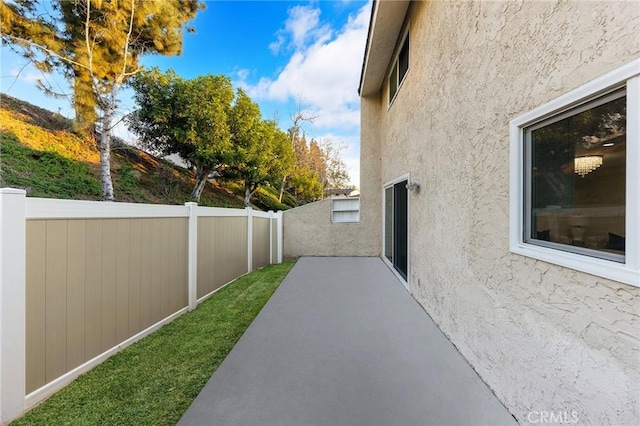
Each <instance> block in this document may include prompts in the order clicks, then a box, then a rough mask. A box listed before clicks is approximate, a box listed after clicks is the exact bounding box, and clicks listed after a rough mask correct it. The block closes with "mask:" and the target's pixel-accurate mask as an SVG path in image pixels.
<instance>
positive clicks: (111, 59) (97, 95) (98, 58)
mask: <svg viewBox="0 0 640 426" xmlns="http://www.w3.org/2000/svg"><path fill="white" fill-rule="evenodd" d="M46 3H47V4H48V2H46ZM51 6H52V7H53V10H52V11H51V12H49V11H48V9H47V7H46V5H45V2H44V1H38V0H15V1H14V2H12V3H5V2H2V3H0V23H1V24H2V40H3V42H5V43H8V44H9V45H11V46H12V47H13V48H14V50H16V51H17V52H19V53H22V54H23V55H24V56H25V57H26V58H27V59H29V60H30V61H33V63H34V64H35V65H36V67H38V68H39V69H40V70H42V71H45V72H51V71H53V70H54V69H60V70H62V71H63V73H64V74H65V76H66V77H67V78H69V79H71V80H72V81H73V100H74V108H75V110H76V119H77V120H78V122H79V123H80V124H81V125H82V126H83V128H85V129H87V128H95V130H96V131H97V133H98V134H99V135H100V166H101V174H102V192H103V199H104V200H106V201H113V199H114V195H113V184H112V182H111V163H110V153H111V130H112V128H113V127H114V123H113V120H114V112H115V111H116V108H117V103H118V93H119V90H120V89H121V88H122V86H123V85H124V84H126V82H127V81H128V79H129V78H130V77H132V76H133V75H135V74H137V73H138V72H139V71H140V70H141V68H140V66H139V63H138V58H139V56H140V55H144V54H162V55H174V54H179V53H180V52H181V49H182V35H183V28H184V25H185V24H186V23H187V22H189V21H190V20H191V19H193V18H194V17H195V15H196V13H197V11H198V10H199V9H201V8H202V7H203V5H202V4H200V3H199V2H198V0H165V1H144V0H128V1H103V0H57V1H55V2H53V3H51Z"/></svg>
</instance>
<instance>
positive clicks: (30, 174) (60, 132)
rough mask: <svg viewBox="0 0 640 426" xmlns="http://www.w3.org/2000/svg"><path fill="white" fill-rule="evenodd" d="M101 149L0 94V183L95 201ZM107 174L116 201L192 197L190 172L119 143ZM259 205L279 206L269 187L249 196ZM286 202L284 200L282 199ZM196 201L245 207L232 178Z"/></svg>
mask: <svg viewBox="0 0 640 426" xmlns="http://www.w3.org/2000/svg"><path fill="white" fill-rule="evenodd" d="M99 162H100V154H99V151H98V148H97V146H96V143H95V141H93V140H91V139H89V138H84V137H80V136H79V135H78V134H76V133H74V132H73V122H72V121H70V120H68V119H66V118H65V117H62V116H61V115H59V114H56V113H53V112H51V111H47V110H45V109H42V108H39V107H37V106H34V105H31V104H29V103H27V102H24V101H21V100H19V99H16V98H13V97H11V96H8V95H5V94H1V95H0V187H14V188H23V189H25V190H26V191H27V196H29V197H43V198H67V199H80V200H100V198H101V184H100V164H99ZM111 173H112V179H113V184H114V189H115V197H116V201H122V202H134V203H153V204H183V203H185V202H187V201H191V199H190V193H191V189H192V187H193V185H194V175H193V173H192V172H191V171H190V170H188V169H185V168H183V167H180V166H177V165H175V164H173V163H171V162H169V161H166V160H162V159H159V158H156V157H154V156H152V155H150V154H148V153H146V152H144V151H142V150H140V149H137V148H135V147H133V146H130V145H126V144H124V143H116V144H114V147H113V151H112V163H111ZM252 201H253V202H254V204H255V207H256V208H259V209H262V210H284V209H288V208H289V207H290V205H293V203H291V204H290V205H286V204H280V203H278V201H277V194H276V190H275V189H274V188H266V189H262V190H260V191H259V193H257V194H256V195H255V196H254V198H253V200H252ZM285 201H286V200H285ZM199 204H200V205H203V206H213V207H236V208H242V207H244V205H243V203H242V188H241V186H240V185H239V184H237V183H234V182H213V181H210V182H208V183H207V186H206V187H205V190H204V192H203V194H202V197H201V198H200V202H199Z"/></svg>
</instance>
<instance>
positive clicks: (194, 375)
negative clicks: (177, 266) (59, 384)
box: [12, 262, 293, 425]
mask: <svg viewBox="0 0 640 426" xmlns="http://www.w3.org/2000/svg"><path fill="white" fill-rule="evenodd" d="M292 267H293V262H285V263H282V264H279V265H271V266H268V267H266V268H263V269H260V270H257V271H255V272H252V273H251V274H248V275H245V276H243V277H240V278H238V279H237V280H236V281H234V282H233V283H232V284H229V285H228V286H226V287H225V288H223V289H220V290H219V291H218V292H217V293H216V294H214V295H213V296H212V297H211V298H210V299H208V300H206V301H205V302H203V303H201V304H200V305H199V306H198V308H197V309H195V310H194V311H192V312H189V313H187V314H185V315H182V316H181V317H179V318H177V319H175V320H174V321H173V322H171V323H169V324H167V325H165V326H164V327H162V328H160V329H159V330H158V331H156V332H155V333H153V334H151V335H149V336H147V337H146V338H144V339H142V340H141V341H139V342H137V343H135V344H133V345H131V346H129V347H128V348H126V349H124V350H123V351H121V352H119V353H118V354H116V355H114V356H113V357H111V358H109V359H108V360H107V361H105V362H104V363H102V364H100V365H99V366H97V367H96V368H94V369H93V370H91V371H89V372H88V373H86V374H84V375H82V376H80V377H79V378H78V379H77V380H75V381H74V382H73V383H71V384H70V385H69V386H67V387H66V388H64V389H62V390H61V391H60V392H58V393H56V394H55V395H54V396H52V397H51V398H49V399H48V400H47V401H45V402H44V403H42V404H41V405H39V406H38V407H36V408H35V409H33V410H32V411H30V412H29V413H27V415H26V416H25V417H23V418H21V419H18V420H16V421H15V422H13V423H12V424H13V425H174V424H176V422H177V421H178V420H179V419H180V417H181V416H182V414H183V413H184V412H185V411H186V409H187V408H188V407H189V405H190V404H191V402H192V401H193V399H194V398H195V397H196V396H197V395H198V393H199V392H200V390H201V389H202V388H203V387H204V385H205V383H206V382H207V380H209V378H210V377H211V375H212V374H213V372H214V371H215V370H216V368H218V366H219V365H220V363H221V362H222V360H224V358H225V357H226V356H227V354H228V353H229V352H230V351H231V349H232V348H233V346H234V345H235V344H236V342H237V341H238V339H239V338H240V336H242V334H243V333H244V331H245V330H246V329H247V327H248V326H249V324H251V322H252V321H253V319H254V318H255V317H256V315H258V312H260V310H261V309H262V307H263V306H264V305H265V303H266V302H267V301H268V300H269V298H270V297H271V295H272V294H273V292H274V291H275V290H276V288H277V287H278V285H279V284H280V282H281V281H282V280H283V279H284V277H285V276H286V275H287V273H288V272H289V270H290V269H291V268H292Z"/></svg>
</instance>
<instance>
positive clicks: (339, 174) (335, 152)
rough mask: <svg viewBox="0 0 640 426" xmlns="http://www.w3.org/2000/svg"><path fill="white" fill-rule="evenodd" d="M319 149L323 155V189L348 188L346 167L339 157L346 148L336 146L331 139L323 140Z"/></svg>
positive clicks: (348, 178)
mask: <svg viewBox="0 0 640 426" xmlns="http://www.w3.org/2000/svg"><path fill="white" fill-rule="evenodd" d="M320 149H321V151H322V152H323V154H324V167H325V176H324V189H328V188H348V187H350V186H349V180H350V177H349V172H348V171H347V165H346V163H345V162H344V160H342V156H341V153H342V151H344V150H345V149H346V147H345V146H344V145H343V144H338V145H336V144H335V143H334V142H333V141H332V140H331V139H324V140H323V141H322V142H321V143H320Z"/></svg>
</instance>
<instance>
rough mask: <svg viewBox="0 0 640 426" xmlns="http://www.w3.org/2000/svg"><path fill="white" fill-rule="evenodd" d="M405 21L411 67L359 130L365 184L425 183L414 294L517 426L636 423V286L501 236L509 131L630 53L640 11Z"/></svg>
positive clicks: (419, 13) (459, 6)
mask: <svg viewBox="0 0 640 426" xmlns="http://www.w3.org/2000/svg"><path fill="white" fill-rule="evenodd" d="M409 13H410V16H411V19H410V69H409V72H408V74H407V77H406V80H405V82H404V84H403V85H402V87H401V88H400V89H399V92H398V95H397V98H396V99H395V101H394V103H393V105H392V106H391V108H389V109H388V110H387V98H386V95H384V96H382V97H381V98H378V99H369V98H365V99H363V112H362V114H363V129H364V128H367V126H368V125H369V124H370V125H373V126H380V129H379V133H378V134H376V133H375V132H369V133H367V134H365V133H364V132H363V135H362V145H363V150H366V149H367V148H366V147H367V146H368V145H371V146H380V145H381V147H380V156H381V158H382V159H383V160H382V161H381V164H380V167H381V174H380V177H379V178H374V179H371V180H372V181H373V182H378V185H380V184H379V182H384V181H388V180H390V179H393V178H395V177H397V176H399V175H402V174H404V173H407V172H409V173H411V178H412V179H419V180H421V182H422V187H421V191H420V192H419V193H412V194H411V204H410V227H411V228H410V229H411V235H410V275H409V281H410V289H411V293H412V294H413V295H414V297H416V299H417V300H418V301H419V303H421V304H422V305H423V306H424V307H425V309H426V311H427V312H428V313H429V315H431V316H432V317H433V319H434V320H435V321H436V323H437V324H438V325H439V326H440V327H441V329H442V330H443V331H444V332H445V333H446V334H447V335H448V336H449V337H450V339H451V340H452V341H453V343H454V344H455V345H456V346H457V347H458V348H459V350H460V352H461V353H462V354H463V355H464V356H465V357H466V358H467V359H468V360H469V361H470V363H471V364H472V365H473V366H474V368H475V369H476V370H477V371H478V373H479V374H480V376H481V377H482V378H483V379H484V380H485V381H486V382H487V384H488V385H489V386H490V387H491V388H492V389H493V390H494V391H495V393H496V394H497V396H498V397H499V398H500V399H501V400H502V401H503V402H504V403H505V405H506V406H507V408H508V409H509V410H510V411H511V412H512V413H513V414H514V415H515V416H516V417H517V419H518V420H519V421H521V422H523V423H527V422H528V421H531V420H533V421H535V420H536V419H539V417H536V416H535V415H534V416H533V417H531V416H530V415H529V413H530V412H532V411H538V412H540V411H547V412H554V413H556V414H557V413H559V412H565V413H568V415H569V417H568V420H572V419H573V417H572V416H571V414H572V411H575V412H577V416H578V418H579V423H581V424H640V414H639V411H640V408H639V405H640V400H639V398H640V316H639V315H640V289H639V288H636V287H632V286H629V285H625V284H620V283H616V282H612V281H608V280H605V279H601V278H598V277H595V276H591V275H587V274H584V273H580V272H576V271H573V270H569V269H565V268H562V267H558V266H554V265H551V264H547V263H545V262H542V261H536V260H534V259H530V258H526V257H522V256H519V255H515V254H511V253H510V252H509V241H508V235H509V230H508V220H509V205H508V203H509V128H508V123H509V121H510V120H511V119H513V118H515V117H517V116H518V115H520V114H522V113H524V112H526V111H528V110H531V109H533V108H534V107H537V106H539V105H541V104H544V103H546V102H548V101H550V100H552V99H554V98H556V97H558V96H559V95H562V94H564V93H566V92H568V91H570V90H571V89H574V88H576V87H578V86H580V85H582V84H584V83H586V82H588V81H590V80H592V79H594V78H596V77H599V76H601V75H603V74H605V73H606V72H608V71H611V70H613V69H615V68H617V67H619V66H621V65H624V64H626V63H628V62H630V61H631V60H632V59H635V58H637V57H638V56H640V37H638V34H640V3H638V2H637V1H635V2H634V1H631V2H627V3H625V2H619V1H615V2H608V1H603V2H578V1H571V2H565V1H562V2H539V1H532V2H522V1H517V2H473V1H460V2H434V3H427V2H416V3H412V5H411V7H410V12H409ZM386 92H387V88H386V87H383V90H382V93H386ZM372 102H377V103H378V108H373V107H371V105H370V104H371V103H372ZM368 161H374V160H373V159H371V158H369V159H368V158H366V157H363V158H362V162H363V164H362V170H366V169H367V167H368V165H367V162H368ZM374 162H375V161H374ZM372 164H373V163H372ZM380 190H381V186H378V188H377V191H380ZM362 195H363V197H364V196H365V195H366V194H365V191H364V190H363V191H362ZM377 201H378V202H380V201H379V195H378V199H377ZM373 212H374V214H377V215H380V214H381V207H380V204H378V205H377V206H375V207H374V208H373ZM363 213H365V212H363ZM374 222H375V223H377V224H378V225H379V224H380V220H379V219H377V220H375V221H374ZM378 241H379V240H378ZM461 409H464V407H461Z"/></svg>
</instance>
